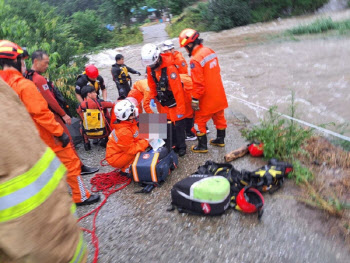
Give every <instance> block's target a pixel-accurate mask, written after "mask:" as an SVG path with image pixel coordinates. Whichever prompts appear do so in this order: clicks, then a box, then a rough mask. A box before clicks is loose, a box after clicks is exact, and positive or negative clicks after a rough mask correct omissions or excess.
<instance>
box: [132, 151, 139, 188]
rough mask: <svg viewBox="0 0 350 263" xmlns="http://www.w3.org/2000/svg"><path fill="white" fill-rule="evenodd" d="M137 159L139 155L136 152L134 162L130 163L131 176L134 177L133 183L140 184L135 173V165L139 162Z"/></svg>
mask: <svg viewBox="0 0 350 263" xmlns="http://www.w3.org/2000/svg"><path fill="white" fill-rule="evenodd" d="M139 158H140V153H139V152H138V153H137V154H136V157H135V160H134V162H133V163H132V176H133V177H134V181H135V182H140V179H139V175H138V173H137V168H136V165H137V162H138V161H139Z"/></svg>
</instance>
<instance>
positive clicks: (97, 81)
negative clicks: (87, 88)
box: [77, 71, 100, 96]
mask: <svg viewBox="0 0 350 263" xmlns="http://www.w3.org/2000/svg"><path fill="white" fill-rule="evenodd" d="M83 75H85V76H86V78H87V81H88V82H90V83H91V84H92V85H91V86H93V87H94V88H95V90H96V92H97V96H98V93H99V90H100V82H99V80H98V79H97V80H96V81H94V82H91V81H90V79H89V78H88V77H87V75H86V72H85V71H84V72H83V73H82V74H80V75H79V76H78V77H77V80H78V79H80V78H81V77H82V76H83Z"/></svg>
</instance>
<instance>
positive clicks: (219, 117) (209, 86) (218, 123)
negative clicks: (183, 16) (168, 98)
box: [179, 28, 228, 153]
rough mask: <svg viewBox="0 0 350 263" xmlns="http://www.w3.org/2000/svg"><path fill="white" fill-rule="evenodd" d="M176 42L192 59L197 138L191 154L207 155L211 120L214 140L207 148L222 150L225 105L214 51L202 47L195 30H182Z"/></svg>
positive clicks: (225, 100)
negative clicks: (208, 130)
mask: <svg viewBox="0 0 350 263" xmlns="http://www.w3.org/2000/svg"><path fill="white" fill-rule="evenodd" d="M179 42H180V46H181V47H184V48H185V49H186V51H187V53H188V55H189V56H190V57H191V61H190V68H191V78H192V82H193V90H192V108H193V110H194V111H195V119H194V124H195V127H196V129H197V138H198V145H197V146H192V151H193V152H197V153H206V152H208V147H207V135H206V130H207V129H206V123H207V122H208V121H209V120H210V119H213V122H214V125H215V127H216V130H217V137H216V139H214V140H210V144H211V145H214V146H220V147H224V146H225V135H226V127H227V124H226V119H225V116H224V110H225V109H226V108H227V107H228V104H227V99H226V93H225V89H224V86H223V84H222V80H221V74H220V66H219V61H218V58H217V55H216V53H215V52H214V51H213V50H211V49H210V48H207V47H205V46H203V44H202V42H203V40H202V39H200V38H199V33H198V32H197V31H196V30H193V29H190V28H187V29H184V30H183V31H182V32H181V33H180V36H179Z"/></svg>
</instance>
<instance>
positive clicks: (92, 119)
mask: <svg viewBox="0 0 350 263" xmlns="http://www.w3.org/2000/svg"><path fill="white" fill-rule="evenodd" d="M81 95H82V97H83V98H84V100H83V102H82V103H81V104H80V106H79V108H78V110H77V112H78V114H79V116H80V118H81V119H82V121H83V127H84V128H83V129H82V136H83V138H84V148H85V150H86V151H88V150H91V145H90V142H89V138H103V140H102V141H101V143H100V145H101V146H103V147H106V144H107V141H108V135H109V133H110V129H109V126H108V123H109V121H110V116H109V112H108V110H107V109H111V108H113V106H114V104H113V102H109V101H103V100H100V99H98V98H97V92H96V90H95V88H94V87H93V86H90V85H88V86H84V87H83V88H82V89H81ZM106 125H107V126H106Z"/></svg>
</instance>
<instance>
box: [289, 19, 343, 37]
mask: <svg viewBox="0 0 350 263" xmlns="http://www.w3.org/2000/svg"><path fill="white" fill-rule="evenodd" d="M329 31H336V32H338V33H339V34H348V33H349V32H350V19H346V20H342V21H333V20H332V19H331V18H329V17H328V18H321V19H317V20H315V21H314V22H312V23H311V24H308V25H300V26H297V27H295V28H292V29H289V30H287V31H286V35H306V34H308V35H310V34H321V33H326V32H329Z"/></svg>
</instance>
